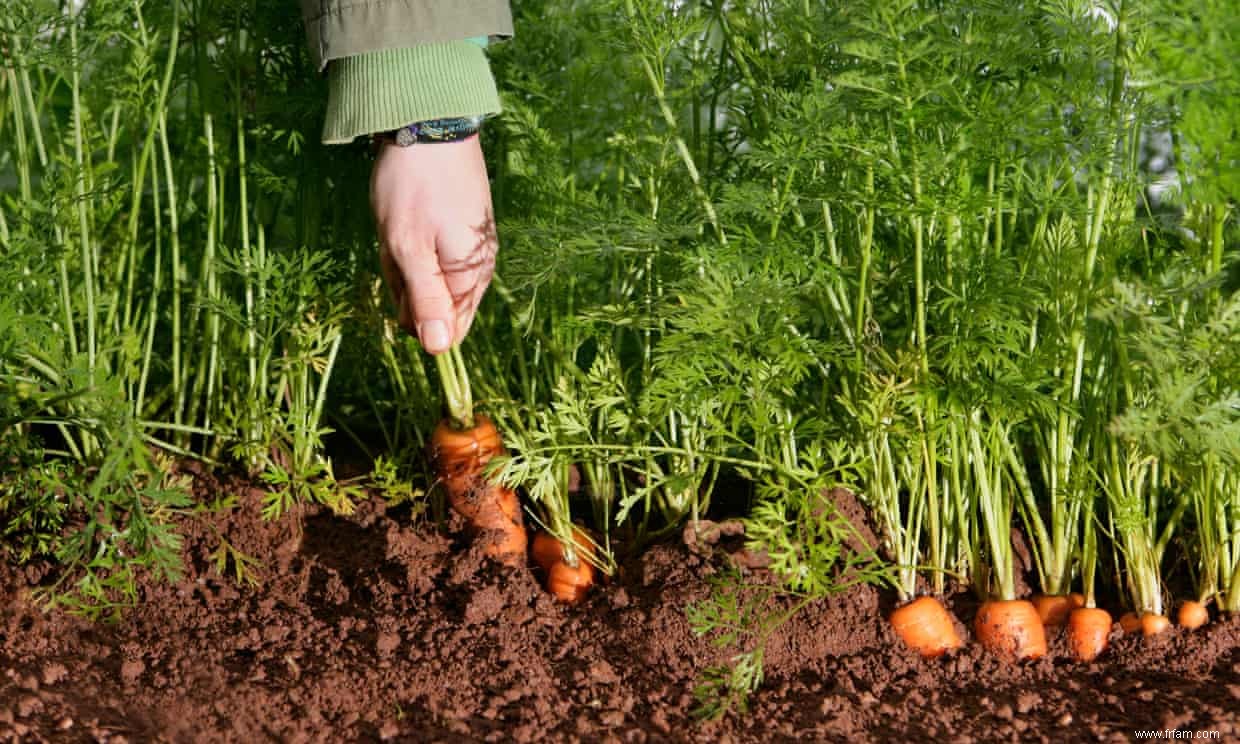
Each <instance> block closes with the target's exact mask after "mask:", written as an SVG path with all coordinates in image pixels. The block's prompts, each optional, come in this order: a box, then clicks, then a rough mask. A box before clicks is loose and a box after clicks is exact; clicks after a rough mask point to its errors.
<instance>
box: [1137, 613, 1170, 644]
mask: <svg viewBox="0 0 1240 744" xmlns="http://www.w3.org/2000/svg"><path fill="white" fill-rule="evenodd" d="M1170 627H1171V621H1170V620H1169V619H1167V616H1166V615H1155V614H1154V613H1152V612H1147V613H1145V614H1144V615H1142V616H1141V633H1142V634H1143V635H1144V636H1145V637H1146V638H1149V637H1150V636H1156V635H1158V634H1159V633H1161V632H1163V631H1164V630H1166V629H1167V628H1170Z"/></svg>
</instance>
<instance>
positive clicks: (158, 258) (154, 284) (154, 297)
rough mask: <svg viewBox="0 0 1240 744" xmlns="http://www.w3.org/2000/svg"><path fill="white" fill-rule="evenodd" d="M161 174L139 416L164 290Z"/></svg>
mask: <svg viewBox="0 0 1240 744" xmlns="http://www.w3.org/2000/svg"><path fill="white" fill-rule="evenodd" d="M159 205H160V202H159V174H158V172H157V171H154V170H152V171H151V207H152V214H153V216H154V219H155V233H154V240H153V249H154V254H155V257H154V268H153V270H152V273H151V292H150V300H149V302H148V304H147V308H146V343H145V345H144V347H143V352H142V371H141V372H140V373H139V374H138V390H137V393H136V395H135V396H134V406H133V410H134V411H136V412H137V413H138V414H142V413H144V412H145V403H146V385H147V381H148V379H149V377H150V372H151V359H152V358H153V356H154V349H155V327H156V325H157V324H158V321H159V295H160V292H161V290H162V289H163V271H161V268H162V263H163V248H162V243H161V241H160V233H161V229H160V227H161V224H162V220H161V219H160V216H159V215H160V209H159Z"/></svg>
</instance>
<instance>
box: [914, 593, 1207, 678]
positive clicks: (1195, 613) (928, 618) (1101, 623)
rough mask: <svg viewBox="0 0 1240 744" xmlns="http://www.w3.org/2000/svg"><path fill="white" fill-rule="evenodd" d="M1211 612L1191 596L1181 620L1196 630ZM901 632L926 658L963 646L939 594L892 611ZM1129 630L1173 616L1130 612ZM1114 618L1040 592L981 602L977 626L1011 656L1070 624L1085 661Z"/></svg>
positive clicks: (1165, 624)
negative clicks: (1023, 597)
mask: <svg viewBox="0 0 1240 744" xmlns="http://www.w3.org/2000/svg"><path fill="white" fill-rule="evenodd" d="M1208 619H1209V613H1208V611H1207V610H1206V608H1205V606H1204V605H1202V603H1200V602H1196V601H1188V602H1185V603H1184V604H1183V605H1181V607H1180V612H1179V616H1178V620H1179V625H1180V626H1181V627H1183V628H1186V629H1189V630H1192V629H1196V628H1199V627H1201V626H1202V625H1204V624H1205V623H1206V622H1207V621H1208ZM890 622H891V627H892V629H893V630H894V631H895V632H896V635H897V636H899V637H900V639H901V640H903V641H904V643H905V644H906V645H908V646H909V647H910V648H912V649H913V650H914V651H916V652H917V653H919V654H921V656H923V657H924V658H927V659H933V658H938V657H940V656H942V655H943V654H944V653H946V652H948V651H951V650H955V649H958V648H961V647H962V646H963V645H964V644H963V642H962V641H961V639H960V635H959V634H958V633H957V632H956V627H955V624H954V622H953V620H952V616H951V613H950V612H948V611H947V609H946V608H945V607H943V605H942V603H940V602H939V600H937V599H935V598H934V597H928V596H926V597H919V598H917V599H915V600H913V601H911V602H909V603H907V604H905V605H902V606H901V607H899V608H897V609H896V610H895V611H894V612H893V613H892V614H891V617H890ZM1119 624H1120V628H1121V629H1122V630H1123V632H1125V633H1136V632H1138V631H1139V632H1141V634H1142V635H1144V636H1146V637H1147V638H1148V637H1150V636H1154V635H1158V634H1159V633H1162V632H1164V631H1165V630H1167V629H1168V628H1169V627H1170V625H1171V621H1170V620H1169V619H1168V618H1167V617H1166V616H1164V615H1156V614H1153V613H1145V614H1143V615H1140V616H1138V615H1136V614H1135V613H1131V612H1130V613H1127V614H1125V615H1124V616H1123V617H1121V618H1120V620H1119ZM1113 625H1114V623H1113V621H1112V618H1111V615H1110V613H1108V612H1107V611H1106V610H1103V609H1100V608H1098V607H1089V606H1086V601H1085V598H1084V597H1083V596H1082V595H1079V594H1071V595H1065V596H1046V595H1043V596H1039V597H1036V598H1035V599H1034V600H1033V601H1028V600H1021V599H1016V600H994V601H990V602H985V603H983V604H982V606H981V607H980V608H978V612H977V616H976V617H975V618H974V622H973V632H974V635H975V636H976V637H977V639H978V641H979V642H980V643H981V644H982V645H983V646H984V647H986V648H987V649H990V650H991V651H993V652H995V653H996V654H998V655H1000V656H1003V657H1005V658H1008V659H1012V660H1016V661H1023V660H1026V659H1037V658H1040V657H1042V656H1045V655H1046V652H1047V643H1046V630H1045V628H1047V627H1060V626H1065V627H1066V631H1067V636H1068V643H1069V646H1070V647H1071V649H1072V653H1073V655H1074V656H1075V657H1076V658H1077V659H1078V660H1080V661H1085V662H1089V661H1093V660H1094V659H1096V658H1098V656H1099V655H1100V654H1101V653H1102V652H1103V651H1105V650H1106V647H1107V642H1108V639H1109V637H1110V635H1111V630H1112V627H1113Z"/></svg>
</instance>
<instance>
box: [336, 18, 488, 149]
mask: <svg viewBox="0 0 1240 744" xmlns="http://www.w3.org/2000/svg"><path fill="white" fill-rule="evenodd" d="M327 73H328V97H327V121H326V122H325V123H324V126H323V144H326V145H339V144H346V143H349V142H352V141H353V139H354V138H356V137H360V136H362V135H366V134H373V133H374V132H386V131H390V130H392V129H397V128H399V127H403V126H405V125H406V124H412V123H413V122H416V121H426V120H428V119H443V118H448V117H456V116H479V115H482V114H494V113H498V112H499V110H500V103H499V93H498V92H497V91H496V89H495V78H494V77H492V75H491V66H490V63H489V62H488V61H487V57H486V52H485V51H484V50H483V49H482V47H481V46H479V45H478V44H477V43H474V42H473V41H469V40H462V41H449V42H441V43H435V44H419V45H417V46H413V47H407V48H403V49H384V50H381V51H377V52H368V53H366V54H359V55H356V56H353V57H345V58H342V59H337V60H333V61H332V63H331V65H330V66H329V67H328V70H327Z"/></svg>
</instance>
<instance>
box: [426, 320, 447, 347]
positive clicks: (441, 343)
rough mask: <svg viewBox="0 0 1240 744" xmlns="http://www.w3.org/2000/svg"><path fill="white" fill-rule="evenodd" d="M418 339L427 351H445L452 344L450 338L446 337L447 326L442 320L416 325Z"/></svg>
mask: <svg viewBox="0 0 1240 744" xmlns="http://www.w3.org/2000/svg"><path fill="white" fill-rule="evenodd" d="M418 338H419V339H421V341H422V345H423V346H425V347H426V350H427V351H446V350H447V348H448V345H449V344H451V343H452V337H451V336H450V335H448V324H447V323H445V322H443V321H442V320H428V321H426V322H425V323H418Z"/></svg>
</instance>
